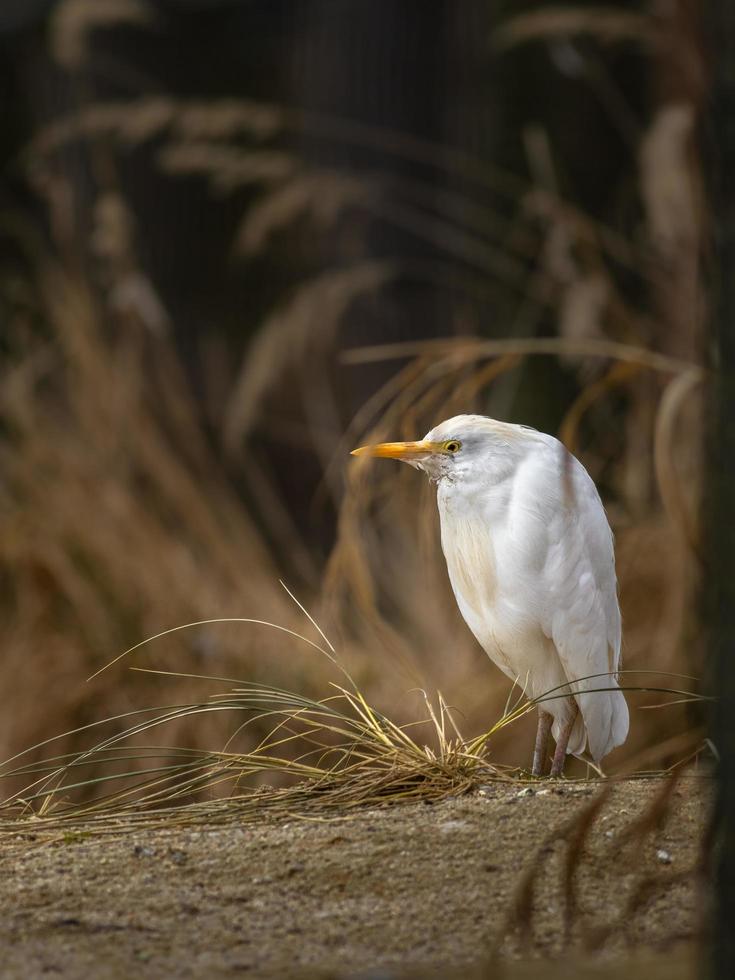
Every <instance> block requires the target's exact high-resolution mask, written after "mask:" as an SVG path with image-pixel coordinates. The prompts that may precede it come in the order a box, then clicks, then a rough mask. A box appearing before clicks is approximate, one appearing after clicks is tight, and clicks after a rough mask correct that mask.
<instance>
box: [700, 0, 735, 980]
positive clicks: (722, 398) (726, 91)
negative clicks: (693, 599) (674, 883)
mask: <svg viewBox="0 0 735 980" xmlns="http://www.w3.org/2000/svg"><path fill="white" fill-rule="evenodd" d="M708 26H709V29H710V41H711V57H710V62H711V64H712V72H713V78H712V105H711V116H710V120H709V123H710V132H709V134H708V135H709V144H710V150H711V152H712V154H713V157H714V160H713V164H714V165H713V167H712V172H713V180H712V190H711V193H712V205H713V206H712V214H713V216H714V221H715V225H714V245H715V252H714V261H713V269H712V272H713V277H714V297H715V301H714V309H713V321H712V322H713V341H714V343H713V350H714V355H715V358H716V368H717V382H716V385H715V390H714V399H713V406H712V429H711V436H712V445H711V453H710V486H709V504H708V508H707V519H708V525H709V542H708V543H709V554H710V555H711V567H710V573H709V575H708V576H707V578H706V581H705V594H706V596H707V597H708V601H707V603H706V609H707V613H708V616H709V620H710V639H711V647H712V651H713V654H714V657H715V668H714V690H715V692H716V694H717V696H718V701H717V704H716V707H715V710H714V717H713V729H712V732H713V739H714V742H715V745H716V747H717V751H718V753H719V756H720V764H719V787H718V798H717V808H716V825H717V830H718V844H719V846H718V848H717V850H716V855H717V857H716V861H717V864H716V879H715V880H716V906H715V909H716V911H715V935H716V945H715V958H714V975H715V976H716V977H722V978H725V977H727V978H728V980H729V978H730V977H733V976H735V929H734V928H733V923H734V922H735V510H734V507H733V501H735V185H733V174H734V173H735V5H733V3H732V2H731V0H719V2H718V3H716V4H713V5H712V6H711V12H710V23H709V25H708Z"/></svg>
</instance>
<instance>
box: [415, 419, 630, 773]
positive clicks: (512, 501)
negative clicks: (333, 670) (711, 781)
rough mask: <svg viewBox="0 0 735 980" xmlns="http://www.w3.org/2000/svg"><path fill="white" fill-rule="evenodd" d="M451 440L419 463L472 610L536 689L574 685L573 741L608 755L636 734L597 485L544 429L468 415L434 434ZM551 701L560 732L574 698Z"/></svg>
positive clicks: (483, 634) (496, 651)
mask: <svg viewBox="0 0 735 980" xmlns="http://www.w3.org/2000/svg"><path fill="white" fill-rule="evenodd" d="M446 440H457V441H458V442H459V443H460V444H461V449H460V450H459V451H457V452H456V454H452V455H451V456H449V455H447V454H443V453H435V454H431V455H427V456H426V457H425V458H417V459H413V460H411V461H412V462H413V464H414V465H416V466H419V467H420V468H422V469H424V470H425V471H426V472H427V473H428V474H429V476H430V477H431V478H432V479H434V480H435V481H436V483H437V502H438V506H439V515H440V519H441V540H442V548H443V551H444V555H445V557H446V560H447V569H448V572H449V578H450V581H451V584H452V588H453V590H454V594H455V596H456V599H457V603H458V605H459V609H460V611H461V613H462V616H463V617H464V619H465V621H466V623H467V625H468V626H469V628H470V629H471V630H472V632H473V633H474V635H475V637H476V638H477V640H478V642H479V643H480V645H481V646H482V647H483V648H484V649H485V651H486V652H487V654H488V656H489V657H490V659H491V660H493V661H494V663H496V664H497V665H498V667H500V669H501V670H502V671H503V672H504V673H505V674H506V675H507V676H508V677H510V678H511V679H512V680H514V681H517V682H518V683H519V684H520V685H521V686H522V687H524V688H525V690H526V692H527V693H528V694H529V695H530V696H531V697H534V698H536V697H541V696H543V695H545V694H546V693H547V692H550V691H552V690H553V689H556V691H554V694H557V695H563V694H564V693H569V691H570V690H571V691H572V692H573V693H574V696H575V699H576V701H577V704H578V705H579V708H580V712H579V715H578V717H577V721H576V723H575V726H574V729H573V731H572V735H571V738H570V741H569V746H568V751H569V752H571V753H573V754H579V753H581V752H583V751H584V749H585V747H586V746H587V745H588V746H589V750H590V753H591V755H592V757H593V758H594V759H595V760H596V761H599V760H600V759H602V758H603V756H605V755H606V754H607V753H608V752H610V751H611V750H612V749H613V748H615V746H617V745H620V744H621V743H622V742H623V741H624V740H625V738H626V736H627V732H628V708H627V705H626V702H625V698H624V696H623V693H622V691H621V690H620V689H619V687H618V683H617V678H616V672H617V671H618V669H619V668H620V642H621V625H620V611H619V607H618V598H617V583H616V576H615V560H614V552H613V539H612V533H611V531H610V527H609V524H608V521H607V518H606V516H605V511H604V509H603V506H602V503H601V501H600V498H599V495H598V493H597V490H596V488H595V485H594V483H593V482H592V480H591V478H590V476H589V475H588V473H587V471H586V470H585V469H584V467H583V466H582V465H581V463H579V462H578V460H576V459H575V458H574V457H573V456H572V455H571V454H570V453H569V452H568V451H567V450H566V449H565V448H564V447H563V446H562V444H561V443H560V442H559V441H558V440H557V439H554V438H553V437H552V436H549V435H545V434H543V433H540V432H536V431H535V430H533V429H527V428H525V427H523V426H519V425H511V424H508V423H501V422H496V421H494V420H492V419H487V418H485V417H484V416H477V415H460V416H457V417H456V418H453V419H448V420H447V421H446V422H442V423H441V424H440V425H438V426H437V427H436V428H434V429H432V430H431V431H430V432H429V433H427V435H426V437H425V442H426V443H432V444H440V443H443V442H445V441H446ZM590 675H601V676H597V677H591V676H590ZM585 678H586V679H585ZM566 685H570V686H569V687H568V686H566ZM601 689H602V690H601ZM543 707H544V709H545V710H547V711H549V712H550V713H551V714H552V715H553V716H554V727H553V729H552V731H553V734H554V736H555V737H558V734H559V732H560V730H561V729H562V727H563V726H564V724H565V723H566V721H567V720H568V719H569V718H570V717H571V715H572V712H573V707H572V704H571V702H570V700H569V698H567V697H563V696H558V697H553V698H551V699H549V700H547V701H545V702H544V704H543Z"/></svg>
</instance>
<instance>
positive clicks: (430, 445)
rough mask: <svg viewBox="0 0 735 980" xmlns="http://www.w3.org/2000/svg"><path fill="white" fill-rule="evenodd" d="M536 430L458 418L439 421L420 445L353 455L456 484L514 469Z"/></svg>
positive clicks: (384, 446) (385, 445)
mask: <svg viewBox="0 0 735 980" xmlns="http://www.w3.org/2000/svg"><path fill="white" fill-rule="evenodd" d="M537 435H538V433H536V432H535V431H534V430H533V429H528V428H526V427H525V426H521V425H512V424H510V423H506V422H497V421H496V420H495V419H490V418H487V417H486V416H484V415H455V416H454V418H451V419H447V420H446V421H445V422H440V423H439V425H437V426H435V427H434V428H433V429H431V430H430V431H429V432H427V433H426V435H425V436H424V438H423V439H421V440H419V441H417V442H381V443H379V444H378V445H376V446H361V447H360V448H359V449H353V450H352V455H353V456H377V457H381V458H387V459H400V460H401V461H402V462H404V463H408V464H409V465H410V466H414V467H416V468H417V469H420V470H423V471H424V472H425V473H426V474H427V475H428V476H429V478H430V479H431V480H433V481H434V482H436V483H439V482H441V481H447V482H451V483H457V482H460V481H462V480H464V479H466V478H467V477H469V476H476V475H478V471H485V473H488V471H491V472H493V473H494V474H495V475H499V471H500V470H505V469H507V468H509V467H512V466H513V465H514V463H515V461H516V460H517V458H518V456H519V455H523V454H524V452H525V450H526V448H527V444H528V440H529V438H530V439H532V438H533V437H534V436H537Z"/></svg>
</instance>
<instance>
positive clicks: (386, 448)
mask: <svg viewBox="0 0 735 980" xmlns="http://www.w3.org/2000/svg"><path fill="white" fill-rule="evenodd" d="M440 448H441V447H440V444H439V443H437V442H426V441H422V442H380V443H378V445H377V446H360V448H359V449H353V450H352V452H351V453H350V455H351V456H378V457H380V458H381V459H405V460H410V459H418V458H421V457H422V456H430V455H431V454H432V453H435V452H438V451H439V449H440Z"/></svg>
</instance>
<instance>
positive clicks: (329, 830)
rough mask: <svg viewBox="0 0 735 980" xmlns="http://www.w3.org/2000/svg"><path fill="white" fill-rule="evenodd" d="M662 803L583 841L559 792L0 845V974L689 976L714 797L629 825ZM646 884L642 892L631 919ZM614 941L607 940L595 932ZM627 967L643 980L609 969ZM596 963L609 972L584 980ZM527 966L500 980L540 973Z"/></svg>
mask: <svg viewBox="0 0 735 980" xmlns="http://www.w3.org/2000/svg"><path fill="white" fill-rule="evenodd" d="M662 785H663V781H662V780H645V781H643V780H639V781H630V782H626V783H620V784H616V785H615V786H614V787H613V789H612V792H611V794H610V796H609V797H608V798H606V801H605V803H604V805H603V806H602V807H601V809H600V811H599V812H598V813H597V815H596V817H595V819H594V822H590V821H587V822H586V824H585V823H584V821H583V819H582V815H583V814H584V813H585V811H586V810H587V811H588V810H589V807H590V804H591V803H592V802H593V801H594V800H595V799H596V797H597V794H598V793H599V792H600V789H599V785H596V784H586V783H577V782H571V781H570V782H553V783H552V782H547V783H545V784H539V783H537V784H536V786H535V788H534V789H524V787H523V786H522V784H510V785H509V784H506V783H494V784H492V785H490V786H488V787H486V788H485V789H484V790H483V791H481V792H480V793H477V794H474V795H471V796H466V797H462V798H459V799H454V800H448V801H445V802H442V803H438V804H435V805H411V806H405V805H403V806H395V807H391V808H387V809H383V810H369V811H362V812H359V813H356V814H352V815H349V816H345V817H341V818H338V819H330V820H327V821H319V822H315V821H313V820H308V821H306V820H303V819H291V820H289V821H287V822H278V823H272V822H266V823H263V824H260V825H253V824H248V825H244V826H243V825H238V824H237V822H233V823H232V824H228V825H226V826H216V827H208V826H206V825H203V826H200V827H197V828H196V829H192V828H187V829H178V830H156V831H139V832H136V833H135V834H122V835H120V836H112V837H106V838H100V837H94V836H92V837H84V836H81V837H80V836H79V835H74V834H68V835H65V836H64V837H63V838H62V839H59V838H58V837H57V838H56V839H55V840H52V841H48V840H43V839H42V838H40V837H39V836H38V835H36V836H35V837H34V836H33V835H27V836H23V837H22V838H21V837H16V838H13V839H10V840H8V839H6V840H5V841H4V842H3V843H2V845H1V848H0V909H1V910H2V915H1V916H0V950H2V961H1V962H0V976H2V977H8V978H15V977H18V978H20V977H22V978H28V977H36V976H39V977H40V976H46V975H48V976H61V977H85V978H87V977H89V978H103V980H104V978H122V977H133V976H142V977H156V978H158V977H224V976H234V975H247V976H254V977H277V976H303V977H306V976H315V977H316V976H318V977H361V978H363V980H368V978H372V980H378V978H384V980H387V978H389V977H394V976H407V975H410V976H450V975H453V974H454V972H455V971H460V972H458V973H457V974H456V975H461V976H462V977H464V978H465V980H468V978H470V977H475V976H477V977H480V976H497V975H498V969H497V968H495V967H487V957H488V955H489V953H490V952H491V951H492V950H493V948H496V947H497V948H499V949H500V951H501V954H502V957H503V958H504V959H505V960H512V959H515V958H518V957H520V958H525V959H528V958H532V957H540V956H543V957H546V956H556V957H559V956H560V955H562V954H563V956H564V959H563V962H562V964H561V965H558V966H557V967H556V968H554V967H553V966H552V968H551V973H549V974H548V975H549V976H556V975H557V972H558V975H559V976H569V975H570V969H569V964H570V962H575V963H577V962H579V963H583V964H585V965H584V966H579V967H578V968H575V969H574V970H572V971H571V972H572V974H573V975H575V976H587V975H589V976H602V975H605V976H608V975H615V976H617V975H622V973H623V972H625V974H626V975H634V974H636V973H638V972H640V973H641V974H645V975H646V976H647V977H648V978H649V980H650V978H653V977H654V976H655V975H657V972H658V967H659V966H660V967H661V972H662V974H664V973H665V975H666V976H667V977H669V978H680V977H685V976H686V977H689V976H691V975H692V966H693V963H692V958H691V957H692V955H693V954H692V950H693V949H695V946H694V941H695V939H696V937H697V936H698V934H699V933H700V929H701V917H702V913H703V905H704V904H705V903H704V897H705V896H704V893H705V889H704V888H703V887H702V882H701V880H700V879H697V878H696V877H695V876H693V875H691V874H689V871H690V870H691V869H692V867H693V866H694V865H695V863H696V861H697V859H698V857H699V851H700V842H701V838H702V832H703V827H704V825H705V822H706V816H707V799H708V796H709V784H708V783H707V781H706V780H705V779H704V778H702V779H699V778H695V777H689V778H686V779H683V780H681V781H680V782H679V784H678V785H677V786H676V788H675V789H674V791H673V793H672V794H671V798H670V800H669V805H668V806H667V808H666V810H667V812H666V815H665V819H664V820H663V822H660V823H659V825H658V826H657V827H654V826H651V825H650V824H651V821H648V822H647V825H646V826H645V827H642V826H639V824H638V823H636V820H637V818H638V817H639V816H640V814H642V813H644V812H646V811H648V812H650V811H651V806H652V803H653V801H654V800H655V798H656V797H657V795H658V794H659V793H660V792H661V789H662ZM575 817H576V818H579V819H577V820H574V818H575ZM584 826H587V829H588V833H587V835H586V837H585V838H584V840H583V839H582V837H581V836H580V832H581V828H582V827H584ZM564 827H567V828H568V831H567V833H566V835H565V834H564V833H562V832H561V830H560V828H564ZM626 828H627V829H626ZM544 845H545V846H544ZM542 847H543V848H544V849H543V853H542V854H541V856H540V857H539V854H540V850H539V849H540V848H542ZM569 854H574V855H575V860H577V859H578V865H577V867H576V870H575V875H574V879H573V880H574V883H575V894H576V896H577V898H576V907H575V908H574V910H573V912H572V915H571V917H570V935H569V940H570V946H569V947H567V951H566V952H565V946H564V942H565V939H564V908H565V897H564V894H565V893H564V889H563V883H562V872H563V870H564V867H565V862H566V861H567V859H568V855H569ZM534 861H538V862H539V874H538V876H537V887H536V888H535V890H534V894H533V895H530V894H529V893H526V894H527V897H528V899H529V900H528V902H527V905H528V908H529V909H530V913H528V914H521V919H522V920H524V921H526V922H527V923H528V927H529V929H530V933H529V934H523V935H521V934H519V933H518V932H517V931H516V932H514V931H513V929H512V928H510V929H508V928H507V927H508V926H512V925H513V923H510V922H509V920H508V916H509V911H510V910H511V909H513V908H514V907H515V904H517V901H518V897H519V894H520V893H519V882H520V881H521V879H522V877H523V874H524V871H526V870H527V869H528V868H529V867H531V866H532V865H533V862H534ZM643 879H651V880H652V881H653V882H655V883H656V884H655V888H652V890H650V893H649V892H648V891H647V892H646V895H645V896H644V898H645V902H644V904H643V905H642V906H641V907H640V908H638V909H637V910H636V911H635V912H626V911H625V906H626V902H627V901H628V900H629V898H630V896H631V895H632V894H633V892H634V890H635V889H636V888H637V887H638V886H639V884H640V882H641V881H642V880H643ZM514 903H515V904H514ZM522 904H523V903H521V905H522ZM529 919H530V922H528V920H529ZM618 919H619V921H618ZM616 923H617V924H616ZM611 924H612V925H614V928H613V933H612V937H611V938H610V939H607V940H606V939H605V937H603V936H602V935H601V934H600V933H599V927H601V926H602V927H604V926H606V925H611ZM585 943H586V944H587V947H595V953H594V959H590V953H589V948H588V949H587V951H585ZM631 955H632V956H633V960H634V962H635V963H636V964H638V965H639V966H640V971H638V969H637V968H636V970H631V969H630V968H629V967H628V966H626V968H625V970H623V967H622V964H623V962H624V961H625V963H626V964H627V963H628V959H627V958H629V957H630V956H631ZM694 955H696V954H694ZM579 957H582V959H581V960H579V959H578V958H579ZM590 963H592V964H593V965H592V966H589V964H590ZM483 964H484V965H483ZM594 964H602V966H600V967H599V969H598V967H597V966H595V965H594ZM605 964H608V966H607V967H606V969H607V970H608V971H609V970H612V972H611V973H610V972H605V973H600V972H599V970H601V969H602V968H603V966H604V965H605ZM641 964H642V966H641ZM538 966H539V964H535V966H534V965H530V966H529V965H528V964H526V966H525V967H523V966H520V967H517V968H514V969H513V971H512V975H514V976H515V975H518V976H524V977H526V976H528V977H531V976H538V975H541V974H540V970H539V969H537V968H538ZM562 966H563V969H562ZM555 970H556V971H557V972H555ZM406 971H408V972H406ZM590 971H591V972H590Z"/></svg>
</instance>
